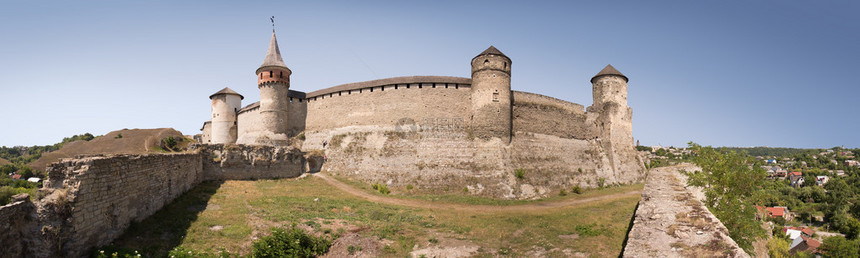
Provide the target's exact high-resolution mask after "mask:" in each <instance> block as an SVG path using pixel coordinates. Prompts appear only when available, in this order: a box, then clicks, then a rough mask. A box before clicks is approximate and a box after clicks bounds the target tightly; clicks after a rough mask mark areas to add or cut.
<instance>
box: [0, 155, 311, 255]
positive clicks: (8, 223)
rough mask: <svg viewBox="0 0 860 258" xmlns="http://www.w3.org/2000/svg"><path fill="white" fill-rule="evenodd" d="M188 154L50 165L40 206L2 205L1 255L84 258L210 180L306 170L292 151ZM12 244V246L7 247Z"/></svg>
mask: <svg viewBox="0 0 860 258" xmlns="http://www.w3.org/2000/svg"><path fill="white" fill-rule="evenodd" d="M190 149H191V150H192V151H191V152H189V153H181V154H148V155H116V156H91V157H80V158H75V159H64V160H62V161H60V162H57V163H53V164H51V165H49V166H48V169H47V176H48V179H47V180H46V181H45V184H44V186H43V188H42V189H40V193H41V195H44V196H45V197H44V198H42V199H41V200H39V201H37V202H35V203H33V202H30V201H29V200H27V198H18V199H21V200H16V201H15V202H13V203H12V204H10V205H7V206H3V207H0V241H4V242H3V243H11V244H4V245H0V254H2V256H4V257H6V256H10V257H81V256H86V255H88V253H87V252H88V251H90V250H92V249H93V248H95V247H99V246H103V245H107V244H109V243H110V242H111V241H113V240H114V239H116V238H117V237H119V236H120V235H121V234H122V233H123V232H124V231H125V229H126V228H128V226H129V224H130V223H131V222H133V221H140V220H143V219H144V218H146V217H149V216H150V215H152V214H153V213H155V212H156V211H158V210H159V209H161V208H162V207H163V206H164V205H166V204H168V203H170V202H171V201H172V200H173V199H175V198H176V197H178V196H179V195H181V194H183V193H185V192H186V191H188V190H189V189H191V188H192V187H194V186H196V185H197V184H199V183H200V182H201V181H203V180H227V179H259V178H285V177H295V176H298V175H300V174H301V173H302V172H303V171H305V168H304V166H305V164H306V162H305V159H304V157H303V156H302V153H301V152H299V151H298V150H297V149H295V148H291V147H272V146H240V145H192V146H190ZM5 240H8V241H5Z"/></svg>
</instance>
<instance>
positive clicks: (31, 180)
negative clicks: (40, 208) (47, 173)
mask: <svg viewBox="0 0 860 258" xmlns="http://www.w3.org/2000/svg"><path fill="white" fill-rule="evenodd" d="M27 181H30V182H33V183H38V182H39V181H42V179H41V178H38V177H31V178H27Z"/></svg>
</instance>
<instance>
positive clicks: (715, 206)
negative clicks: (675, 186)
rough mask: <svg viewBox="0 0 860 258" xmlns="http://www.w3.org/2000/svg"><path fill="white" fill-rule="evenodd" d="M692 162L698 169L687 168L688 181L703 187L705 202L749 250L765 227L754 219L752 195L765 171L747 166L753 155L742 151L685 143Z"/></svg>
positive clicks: (738, 241)
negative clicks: (691, 153)
mask: <svg viewBox="0 0 860 258" xmlns="http://www.w3.org/2000/svg"><path fill="white" fill-rule="evenodd" d="M689 147H690V149H691V150H692V151H693V153H694V154H695V155H694V156H693V157H692V161H693V163H695V164H696V165H697V166H699V167H700V168H701V169H702V170H701V171H693V172H687V173H686V174H687V177H688V178H689V180H688V184H689V185H692V186H701V187H703V188H704V193H705V205H707V206H708V208H709V209H710V210H711V212H712V213H713V214H714V216H717V218H719V219H720V221H722V222H723V224H724V225H726V227H727V228H728V229H729V235H730V236H731V237H732V239H734V240H735V242H737V243H738V245H739V246H740V247H741V248H743V249H744V250H746V251H747V252H752V250H753V247H752V242H753V241H754V240H755V239H756V238H757V237H760V236H764V234H765V230H764V229H762V228H761V225H760V223H759V222H758V221H756V219H755V214H756V208H755V204H754V203H753V199H754V198H752V196H753V194H754V193H755V192H757V191H758V190H759V189H760V188H761V186H762V185H763V184H764V181H765V177H766V173H765V172H764V170H763V169H761V168H760V167H753V166H750V165H751V164H753V163H754V159H753V158H752V157H750V156H748V155H746V153H738V152H735V151H727V150H725V149H720V150H718V149H714V148H712V147H702V146H701V145H698V144H695V143H692V142H691V143H689Z"/></svg>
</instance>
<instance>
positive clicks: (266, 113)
mask: <svg viewBox="0 0 860 258" xmlns="http://www.w3.org/2000/svg"><path fill="white" fill-rule="evenodd" d="M256 74H257V87H258V88H259V89H260V122H261V126H262V128H261V129H262V134H261V138H263V139H258V140H257V142H258V143H267V144H282V143H286V139H287V135H286V134H287V130H288V125H287V121H288V120H287V116H288V114H289V113H288V110H287V109H288V106H289V104H290V103H289V97H288V96H287V94H288V93H289V91H290V75H291V74H292V71H290V68H287V65H286V64H284V59H283V58H282V57H281V50H280V49H279V48H278V39H277V38H276V37H275V30H274V29H272V40H271V42H269V50H268V51H267V52H266V58H265V59H263V64H262V65H260V68H257V72H256Z"/></svg>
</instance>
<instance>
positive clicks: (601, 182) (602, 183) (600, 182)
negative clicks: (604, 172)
mask: <svg viewBox="0 0 860 258" xmlns="http://www.w3.org/2000/svg"><path fill="white" fill-rule="evenodd" d="M605 185H606V178H602V177H601V178H598V179H597V187H600V188H603V186H605Z"/></svg>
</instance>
